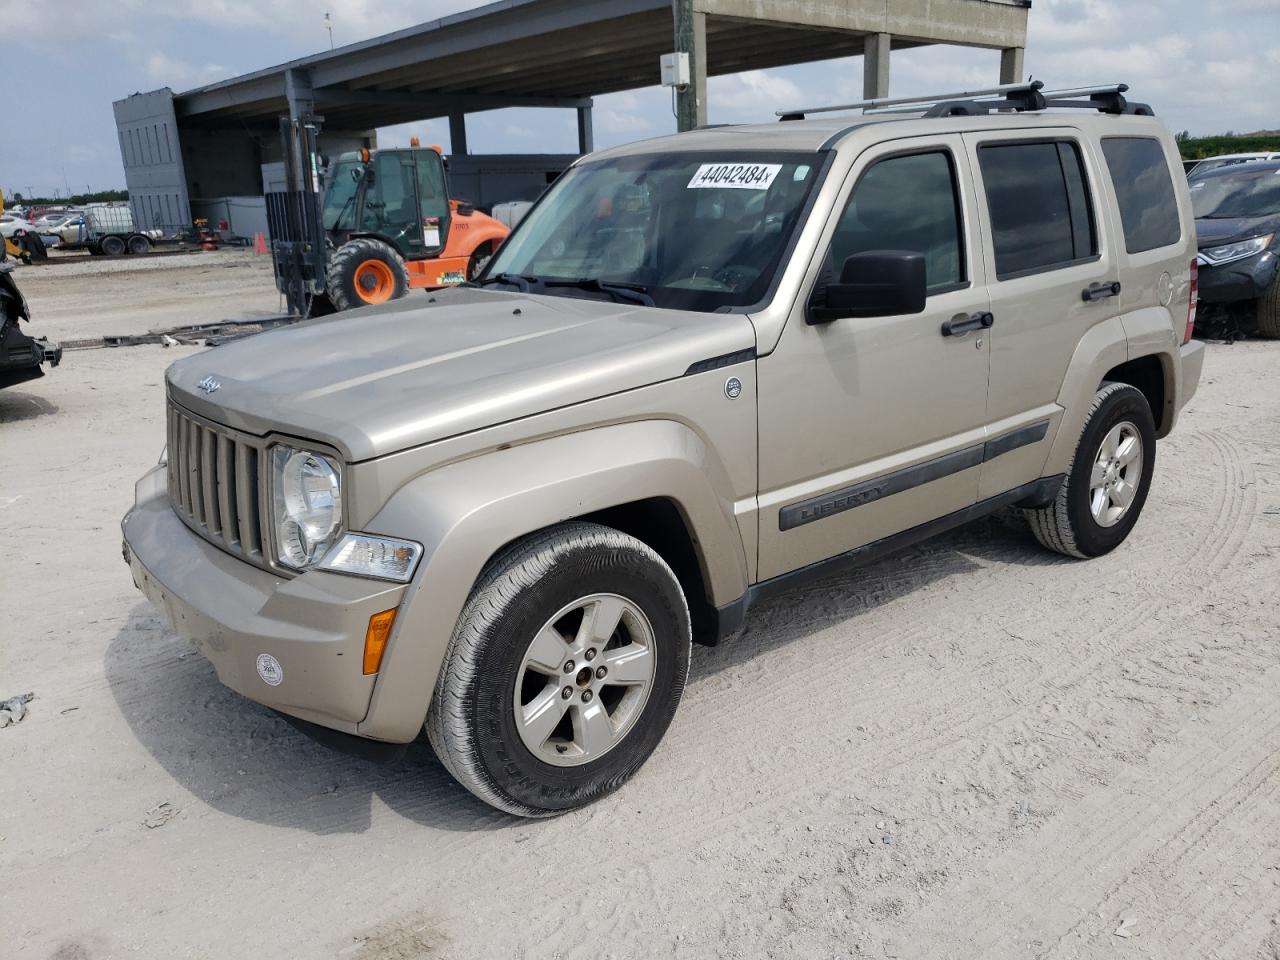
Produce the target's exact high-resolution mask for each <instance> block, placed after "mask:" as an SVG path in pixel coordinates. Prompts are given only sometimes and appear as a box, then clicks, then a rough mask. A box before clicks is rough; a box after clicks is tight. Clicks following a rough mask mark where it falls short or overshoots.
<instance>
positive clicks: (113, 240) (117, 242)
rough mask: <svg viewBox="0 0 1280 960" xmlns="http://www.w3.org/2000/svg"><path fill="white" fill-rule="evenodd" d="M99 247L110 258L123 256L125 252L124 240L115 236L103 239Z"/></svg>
mask: <svg viewBox="0 0 1280 960" xmlns="http://www.w3.org/2000/svg"><path fill="white" fill-rule="evenodd" d="M98 247H99V249H101V250H102V252H103V254H105V255H106V256H108V257H119V256H123V255H124V252H125V245H124V238H123V237H117V236H115V235H114V234H113V235H112V236H109V237H103V238H102V241H101V242H100V243H99V244H98Z"/></svg>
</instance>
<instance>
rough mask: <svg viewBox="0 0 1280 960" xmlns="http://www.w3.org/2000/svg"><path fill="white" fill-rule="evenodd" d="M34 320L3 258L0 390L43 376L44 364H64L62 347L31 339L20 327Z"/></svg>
mask: <svg viewBox="0 0 1280 960" xmlns="http://www.w3.org/2000/svg"><path fill="white" fill-rule="evenodd" d="M23 320H26V321H27V322H30V321H31V310H30V309H29V308H28V307H27V300H26V298H25V297H23V295H22V293H21V292H20V291H19V290H18V285H17V284H16V283H15V282H14V280H13V264H12V263H10V262H8V261H6V260H5V259H4V257H3V256H0V389H3V388H4V387H12V386H14V385H15V384H19V383H26V382H27V381H28V380H35V379H36V378H37V377H43V376H44V365H45V364H46V363H47V364H48V365H49V366H50V367H56V366H57V365H58V364H59V363H61V362H62V347H60V346H59V345H58V344H56V343H50V342H49V340H48V339H46V338H45V337H29V336H27V335H26V334H25V333H23V332H22V331H21V330H20V329H19V328H18V324H19V323H21V322H22V321H23Z"/></svg>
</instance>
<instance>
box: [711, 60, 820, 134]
mask: <svg viewBox="0 0 1280 960" xmlns="http://www.w3.org/2000/svg"><path fill="white" fill-rule="evenodd" d="M805 99H812V95H809V96H808V97H806V95H805V94H804V93H803V91H802V89H801V87H800V85H799V84H797V83H796V82H795V81H794V80H791V79H789V78H787V77H785V76H783V75H782V74H781V73H779V72H777V71H773V70H748V71H747V72H746V73H733V74H729V75H728V76H722V77H710V78H708V80H707V100H708V105H707V107H708V115H709V117H710V116H711V115H714V118H713V120H714V122H717V123H725V122H729V123H734V122H743V121H752V120H771V119H773V112H774V111H775V110H782V109H786V108H787V107H788V106H791V105H793V104H797V103H800V101H801V100H805Z"/></svg>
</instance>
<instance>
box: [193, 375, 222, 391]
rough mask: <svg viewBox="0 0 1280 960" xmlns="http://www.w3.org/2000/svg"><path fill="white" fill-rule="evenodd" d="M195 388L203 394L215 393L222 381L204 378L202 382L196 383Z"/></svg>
mask: <svg viewBox="0 0 1280 960" xmlns="http://www.w3.org/2000/svg"><path fill="white" fill-rule="evenodd" d="M196 386H197V387H199V388H200V389H201V390H203V391H204V392H205V393H217V392H218V390H219V388H220V387H221V386H222V381H221V380H216V379H214V378H213V377H205V378H204V379H203V380H201V381H200V382H199V383H197V384H196Z"/></svg>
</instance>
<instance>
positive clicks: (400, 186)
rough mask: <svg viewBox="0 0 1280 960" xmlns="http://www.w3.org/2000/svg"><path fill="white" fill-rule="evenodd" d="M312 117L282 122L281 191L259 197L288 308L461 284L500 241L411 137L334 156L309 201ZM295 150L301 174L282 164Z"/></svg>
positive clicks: (322, 308) (498, 226)
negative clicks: (388, 146)
mask: <svg viewBox="0 0 1280 960" xmlns="http://www.w3.org/2000/svg"><path fill="white" fill-rule="evenodd" d="M311 119H312V118H304V119H303V121H301V122H294V121H290V120H287V119H282V131H284V138H285V147H286V149H285V157H286V160H285V174H286V182H287V183H288V186H289V189H288V191H287V192H286V193H284V194H268V196H267V209H268V221H269V224H270V227H271V237H272V259H273V263H274V266H275V272H276V286H277V287H278V288H279V289H280V291H281V292H282V293H284V294H285V296H286V298H287V299H288V300H289V305H290V309H291V312H295V313H297V314H298V315H301V316H318V315H320V314H323V313H328V312H330V311H331V310H349V309H351V308H353V307H360V306H365V305H367V304H373V303H385V302H386V301H388V300H394V299H396V298H397V297H403V296H404V295H405V294H406V293H407V292H408V291H409V290H411V289H415V288H420V289H435V288H439V287H448V286H453V285H454V284H459V283H462V282H464V281H466V280H469V279H471V278H472V277H474V276H475V275H476V274H477V273H478V272H479V271H480V270H481V269H482V268H483V266H484V264H485V263H486V262H487V261H488V259H489V257H490V256H492V254H493V252H494V251H495V250H496V249H497V248H498V246H499V244H501V243H502V241H503V240H505V239H506V237H507V234H508V233H509V232H510V230H509V229H508V228H507V226H506V225H505V224H503V223H501V222H499V221H497V220H494V219H493V218H492V217H489V216H486V215H485V214H483V213H481V212H479V211H478V210H476V209H475V208H473V207H472V206H471V205H470V204H467V203H464V202H462V201H459V200H454V199H450V198H449V180H448V175H447V173H446V170H445V164H444V157H443V156H442V155H441V151H440V148H439V147H429V148H422V147H420V146H419V145H418V142H417V139H416V138H415V139H414V140H412V141H410V146H409V147H408V148H407V149H394V150H367V149H364V150H359V151H357V152H354V153H346V154H342V155H341V156H339V157H338V158H337V159H335V160H334V162H333V163H331V164H330V166H329V169H328V172H327V175H326V176H325V177H324V181H325V188H324V192H323V199H322V200H320V201H319V202H317V201H318V200H319V198H318V196H317V194H318V192H319V191H318V189H317V188H318V186H319V181H320V174H319V163H318V158H317V155H316V152H315V141H316V135H317V131H318V123H314V122H308V121H309V120H311ZM317 119H318V118H317ZM294 144H297V145H298V146H299V147H300V149H301V155H302V157H303V158H304V160H303V173H302V175H301V176H300V175H299V173H298V171H297V170H296V169H294V164H293V163H292V162H291V161H290V159H289V158H290V157H293V156H295V154H294V153H293V151H292V150H291V149H290V148H291V147H292V146H293V145H294ZM317 208H318V209H317ZM317 213H318V217H317Z"/></svg>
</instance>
